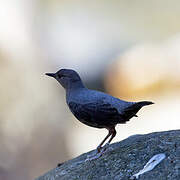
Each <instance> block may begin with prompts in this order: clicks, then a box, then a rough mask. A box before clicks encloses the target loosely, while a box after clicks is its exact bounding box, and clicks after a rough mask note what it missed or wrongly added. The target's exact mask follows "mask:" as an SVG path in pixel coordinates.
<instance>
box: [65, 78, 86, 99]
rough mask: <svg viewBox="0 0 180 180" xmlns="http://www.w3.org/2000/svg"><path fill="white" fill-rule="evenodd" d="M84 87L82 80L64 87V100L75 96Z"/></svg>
mask: <svg viewBox="0 0 180 180" xmlns="http://www.w3.org/2000/svg"><path fill="white" fill-rule="evenodd" d="M84 88H85V86H84V84H83V83H82V81H78V82H75V83H71V86H69V87H68V88H67V89H66V101H67V102H68V101H69V99H72V97H74V96H76V93H77V92H80V91H81V90H83V89H84Z"/></svg>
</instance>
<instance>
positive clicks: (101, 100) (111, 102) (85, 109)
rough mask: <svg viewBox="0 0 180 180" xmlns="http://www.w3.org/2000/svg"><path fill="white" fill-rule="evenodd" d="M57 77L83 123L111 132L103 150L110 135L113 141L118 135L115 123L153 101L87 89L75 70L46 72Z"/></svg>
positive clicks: (134, 114)
mask: <svg viewBox="0 0 180 180" xmlns="http://www.w3.org/2000/svg"><path fill="white" fill-rule="evenodd" d="M46 75H48V76H51V77H53V78H55V79H56V80H57V81H58V82H59V83H60V84H61V85H62V86H63V87H64V88H65V90H66V102H67V104H68V106H69V109H70V110H71V112H72V113H73V114H74V116H75V117H76V118H77V119H78V120H79V121H81V122H82V123H84V124H86V125H88V126H91V127H95V128H106V129H107V130H108V131H109V133H108V135H107V136H106V137H105V138H104V140H103V141H102V142H101V143H100V145H99V146H98V147H97V150H98V152H100V151H101V148H102V145H103V144H104V143H105V141H106V140H107V139H108V138H109V137H110V136H111V137H110V139H109V141H108V143H107V144H110V142H111V141H112V139H113V138H114V137H115V135H116V130H115V126H116V125H117V124H124V123H126V121H129V120H130V119H131V118H132V117H133V116H137V115H136V113H137V112H138V111H139V110H140V109H141V108H142V107H143V106H146V105H150V104H153V102H150V101H140V102H127V101H123V100H120V99H118V98H115V97H113V96H110V95H108V94H106V93H103V92H100V91H95V90H90V89H87V88H86V87H85V86H84V85H83V82H82V80H81V78H80V76H79V75H78V73H77V72H76V71H74V70H71V69H61V70H59V71H58V72H56V73H46Z"/></svg>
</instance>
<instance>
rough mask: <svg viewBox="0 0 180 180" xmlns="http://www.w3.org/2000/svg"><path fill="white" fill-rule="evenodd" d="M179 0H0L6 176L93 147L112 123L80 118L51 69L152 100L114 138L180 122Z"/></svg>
mask: <svg viewBox="0 0 180 180" xmlns="http://www.w3.org/2000/svg"><path fill="white" fill-rule="evenodd" d="M179 7H180V2H179V1H178V0H175V1H173V2H172V1H171V2H170V1H164V0H159V1H155V0H153V1H148V2H147V1H146V2H145V1H140V0H138V1H128V0H127V1H123V0H120V1H106V0H103V1H90V0H87V1H83V0H77V1H73V0H67V1H56V0H53V1H40V0H27V1H23V0H14V1H13V2H12V1H11V0H6V1H2V0H0V22H1V23H0V83H1V84H0V100H1V101H0V143H1V148H0V179H3V180H11V179H14V180H24V179H26V180H31V179H34V178H35V177H37V176H40V175H41V174H43V173H44V172H46V171H48V170H49V169H51V168H54V167H55V166H56V165H57V164H58V163H60V162H63V161H65V160H68V159H71V158H73V157H75V156H77V155H79V154H81V153H84V152H87V151H88V150H92V149H94V148H96V146H97V145H98V143H99V142H100V141H101V140H102V139H103V138H104V136H105V135H106V134H107V131H106V130H99V129H95V128H90V127H87V126H85V125H83V124H81V123H79V122H78V121H77V120H76V119H75V118H74V117H73V115H72V114H71V113H70V111H69V109H68V107H67V106H66V103H65V92H64V90H63V88H62V87H61V86H60V85H59V84H58V83H57V82H56V81H55V80H53V79H51V78H49V77H46V76H45V75H44V74H45V73H46V72H55V71H57V70H59V69H60V68H72V69H75V70H77V71H78V72H79V73H80V75H81V77H82V79H83V81H84V82H85V84H86V85H87V87H90V88H94V89H100V90H102V91H107V92H108V93H109V94H112V95H114V96H116V97H119V98H122V99H124V100H129V101H140V100H150V101H153V102H155V104H154V105H152V106H149V107H145V108H143V109H142V110H141V111H140V112H139V113H138V116H139V117H138V118H133V119H132V120H131V121H130V122H129V123H127V124H126V125H118V126H117V136H116V138H115V141H120V140H122V139H124V138H126V137H128V136H130V135H134V134H139V133H141V134H142V133H148V132H153V131H164V130H170V129H179V128H180V121H179V116H178V115H179V107H180V93H179V92H180V78H179V77H180V24H179V19H180V11H179Z"/></svg>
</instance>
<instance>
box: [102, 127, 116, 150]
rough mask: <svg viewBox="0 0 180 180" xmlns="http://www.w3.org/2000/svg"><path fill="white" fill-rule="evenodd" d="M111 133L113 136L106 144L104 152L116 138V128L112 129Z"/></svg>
mask: <svg viewBox="0 0 180 180" xmlns="http://www.w3.org/2000/svg"><path fill="white" fill-rule="evenodd" d="M109 132H110V134H111V138H110V139H109V141H108V142H107V143H106V144H105V146H104V151H105V150H106V148H107V146H109V144H110V143H111V141H112V140H113V138H114V137H115V136H116V129H115V127H111V128H110V129H109Z"/></svg>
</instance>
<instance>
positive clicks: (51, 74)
mask: <svg viewBox="0 0 180 180" xmlns="http://www.w3.org/2000/svg"><path fill="white" fill-rule="evenodd" d="M45 75H47V76H50V77H55V73H46V74H45Z"/></svg>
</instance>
